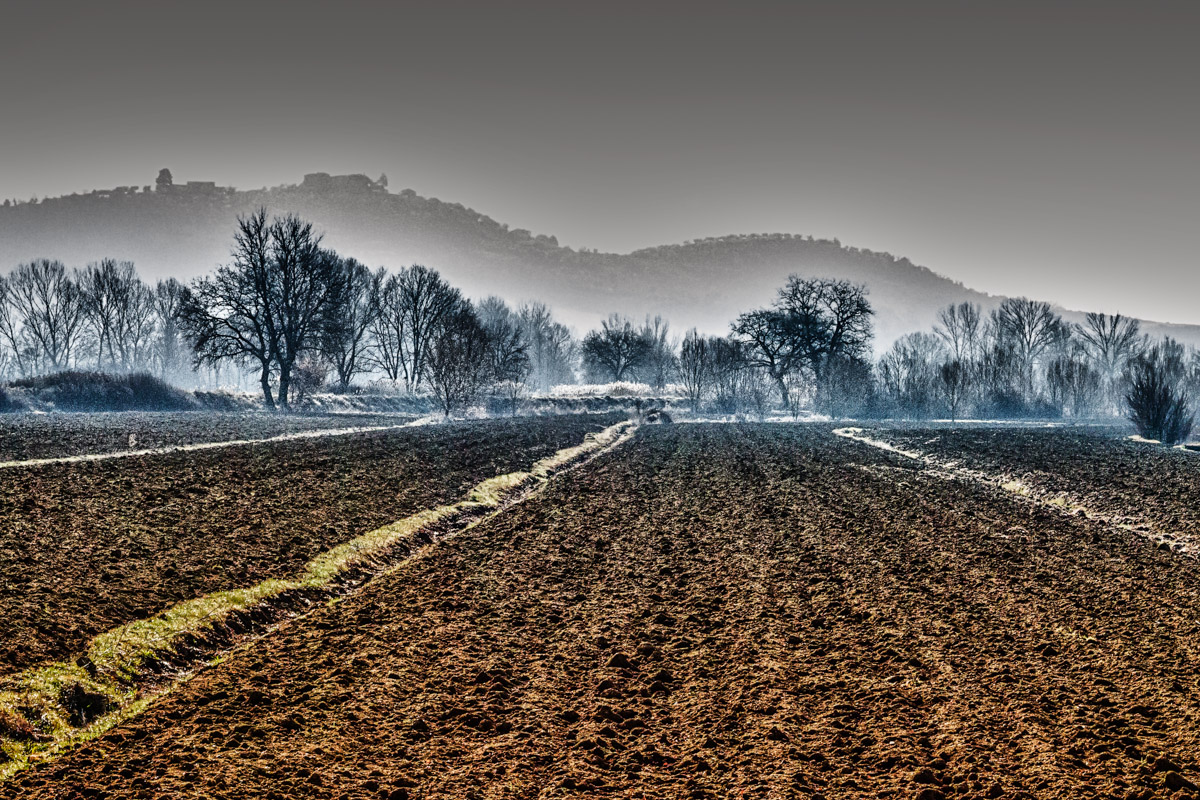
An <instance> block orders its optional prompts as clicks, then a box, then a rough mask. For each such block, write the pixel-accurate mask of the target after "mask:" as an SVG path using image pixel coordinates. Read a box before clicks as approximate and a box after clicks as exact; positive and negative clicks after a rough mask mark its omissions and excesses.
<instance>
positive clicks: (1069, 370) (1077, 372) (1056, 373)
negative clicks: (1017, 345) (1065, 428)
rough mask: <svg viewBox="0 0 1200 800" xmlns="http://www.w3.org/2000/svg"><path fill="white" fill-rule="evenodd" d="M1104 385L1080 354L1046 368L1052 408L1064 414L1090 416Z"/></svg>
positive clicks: (1064, 356) (1055, 360) (1064, 357)
mask: <svg viewBox="0 0 1200 800" xmlns="http://www.w3.org/2000/svg"><path fill="white" fill-rule="evenodd" d="M1101 383H1102V382H1101V378H1100V373H1099V372H1097V371H1096V369H1095V368H1094V367H1092V365H1091V364H1090V363H1088V360H1087V358H1086V356H1085V354H1083V353H1080V352H1076V353H1066V354H1062V355H1059V356H1056V357H1055V358H1053V359H1051V360H1050V363H1049V364H1047V365H1046V389H1047V391H1048V393H1049V400H1050V404H1051V405H1052V406H1053V407H1054V408H1056V409H1058V410H1059V412H1060V413H1062V414H1066V415H1070V416H1075V417H1081V416H1084V415H1086V414H1088V413H1089V412H1090V411H1091V410H1092V408H1093V407H1094V406H1095V404H1096V398H1097V397H1099V395H1100V390H1101Z"/></svg>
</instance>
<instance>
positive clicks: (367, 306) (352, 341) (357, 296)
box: [321, 258, 386, 392]
mask: <svg viewBox="0 0 1200 800" xmlns="http://www.w3.org/2000/svg"><path fill="white" fill-rule="evenodd" d="M336 269H337V271H338V272H339V273H340V275H339V277H338V279H337V280H336V281H334V289H335V291H334V294H333V296H332V297H331V300H330V302H329V305H328V310H327V311H326V314H325V322H324V329H323V331H322V337H321V352H322V354H323V355H324V356H325V359H326V361H328V363H329V364H330V366H332V367H333V371H334V373H335V374H336V375H337V390H338V391H339V392H345V391H347V390H349V388H350V383H351V382H352V381H353V380H354V377H355V376H356V375H358V374H360V373H362V372H364V371H365V370H366V369H367V360H368V359H367V354H368V351H369V350H370V349H371V347H372V341H371V336H370V334H371V331H372V330H373V329H374V328H375V326H376V322H377V320H378V318H379V315H380V314H381V313H382V302H381V297H382V293H383V283H384V280H385V279H386V272H385V270H384V269H383V268H380V269H379V270H377V271H375V272H372V271H371V270H370V269H368V268H367V266H366V265H365V264H362V263H360V262H359V261H357V260H355V259H353V258H346V259H341V260H340V261H339V263H338V265H337V267H336Z"/></svg>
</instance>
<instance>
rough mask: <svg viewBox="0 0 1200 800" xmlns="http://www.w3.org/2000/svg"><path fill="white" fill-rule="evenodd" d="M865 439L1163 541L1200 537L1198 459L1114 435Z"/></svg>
mask: <svg viewBox="0 0 1200 800" xmlns="http://www.w3.org/2000/svg"><path fill="white" fill-rule="evenodd" d="M867 435H868V436H871V437H873V438H877V439H882V440H885V441H888V442H890V443H892V444H895V445H897V446H898V447H901V448H903V449H906V450H907V449H914V450H918V451H920V452H922V453H925V454H928V455H931V456H933V457H935V458H937V459H939V460H941V461H954V462H957V463H959V464H960V465H961V466H963V467H967V468H970V469H974V470H980V471H983V472H985V473H989V474H993V475H997V476H999V475H1004V476H1007V477H1009V478H1014V479H1017V480H1020V481H1021V482H1022V483H1024V484H1025V485H1027V486H1029V487H1031V488H1033V489H1037V490H1039V491H1041V492H1046V493H1049V494H1055V493H1059V492H1064V493H1067V494H1068V495H1070V496H1071V497H1072V498H1073V499H1074V500H1076V501H1078V502H1079V503H1080V504H1082V505H1084V506H1086V507H1087V508H1088V509H1091V510H1094V511H1097V512H1100V513H1103V514H1106V515H1110V516H1113V517H1118V518H1124V519H1125V520H1126V521H1128V522H1130V523H1132V524H1137V523H1138V522H1140V521H1144V522H1147V523H1149V524H1150V525H1151V526H1153V528H1154V529H1155V530H1157V531H1159V532H1161V533H1163V534H1167V535H1169V536H1178V537H1180V538H1182V539H1189V538H1190V539H1192V540H1193V541H1196V540H1197V536H1198V534H1200V453H1195V452H1188V451H1184V452H1181V451H1179V450H1175V449H1172V448H1169V447H1162V446H1160V445H1154V444H1147V443H1145V442H1134V441H1130V440H1129V439H1127V438H1126V436H1125V435H1123V434H1118V433H1115V432H1114V431H1112V430H1108V429H1100V430H1092V429H1088V428H1075V429H1071V428H1031V429H1024V430H1022V429H1017V430H1006V431H1001V430H994V429H984V430H962V429H951V430H920V429H917V430H907V429H889V428H878V429H870V430H868V431H867Z"/></svg>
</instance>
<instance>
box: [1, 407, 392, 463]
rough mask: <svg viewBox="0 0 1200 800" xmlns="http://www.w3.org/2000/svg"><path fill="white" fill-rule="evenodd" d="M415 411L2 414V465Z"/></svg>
mask: <svg viewBox="0 0 1200 800" xmlns="http://www.w3.org/2000/svg"><path fill="white" fill-rule="evenodd" d="M412 419H413V417H412V416H411V415H395V416H392V415H378V414H271V413H267V412H242V413H234V412H222V411H162V412H156V411H119V412H110V413H94V414H88V413H82V412H65V413H52V414H0V464H3V463H7V462H10V461H29V460H34V459H43V458H64V457H69V456H78V455H81V454H84V453H92V454H96V453H116V452H120V451H124V450H137V449H153V448H161V447H180V446H185V445H192V444H197V443H200V442H228V441H232V440H235V439H268V438H271V437H273V436H283V435H287V434H296V433H304V432H312V431H318V430H330V429H334V428H366V427H380V426H384V425H402V424H404V423H405V422H408V421H411V420H412Z"/></svg>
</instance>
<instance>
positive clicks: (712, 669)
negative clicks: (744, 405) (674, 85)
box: [0, 424, 1200, 800]
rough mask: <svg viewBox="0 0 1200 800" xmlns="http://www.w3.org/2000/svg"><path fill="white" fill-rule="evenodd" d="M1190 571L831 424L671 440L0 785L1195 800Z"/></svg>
mask: <svg viewBox="0 0 1200 800" xmlns="http://www.w3.org/2000/svg"><path fill="white" fill-rule="evenodd" d="M494 435H497V436H498V435H499V434H494ZM1011 435H1012V434H1011V433H1009V432H1001V433H998V434H996V436H995V438H994V439H993V440H992V441H991V442H990V444H986V445H985V444H978V445H973V446H979V447H984V446H990V447H994V448H1004V447H1009V449H1013V450H1014V451H1015V448H1013V447H1011V446H1010V443H1009V442H1008V441H1007V440H1006V439H1005V437H1007V436H1011ZM1025 435H1026V434H1025V433H1021V434H1020V436H1025ZM1028 435H1029V436H1032V437H1034V438H1036V437H1037V436H1040V435H1041V434H1028ZM480 436H481V437H482V436H483V433H482V432H481V433H480ZM1046 442H1048V443H1046ZM1042 444H1043V445H1044V446H1045V447H1048V448H1050V449H1051V451H1053V449H1054V448H1057V447H1061V446H1065V445H1062V444H1060V443H1059V440H1056V439H1049V440H1046V441H1045V442H1042ZM330 445H331V442H325V443H324V444H323V445H322V446H323V447H325V446H330ZM476 445H477V446H481V445H482V442H477V443H476ZM1124 448H1125V444H1124V443H1105V442H1104V441H1101V440H1097V441H1096V442H1095V448H1094V449H1096V450H1097V451H1098V453H1099V455H1097V456H1096V457H1097V458H1098V459H1100V460H1104V459H1106V458H1107V459H1118V460H1119V459H1125V458H1127V457H1128V455H1129V453H1128V452H1127V451H1126V450H1125V449H1124ZM1006 457H1012V458H1016V457H1017V456H1006ZM1171 457H1174V456H1173V455H1172V456H1171ZM1180 457H1181V458H1184V457H1187V456H1183V455H1181V456H1180ZM1195 463H1196V462H1180V464H1178V465H1176V468H1177V469H1178V470H1179V473H1180V476H1182V477H1181V478H1180V479H1181V480H1184V479H1186V476H1188V475H1189V474H1190V476H1191V479H1192V480H1195V478H1196V477H1197V476H1198V475H1200V473H1198V472H1197V469H1200V468H1198V467H1196V466H1194V464H1195ZM1114 469H1115V468H1114ZM1156 474H1157V473H1156V471H1155V470H1154V469H1152V468H1146V469H1144V470H1141V471H1134V475H1135V476H1138V477H1137V478H1136V480H1134V479H1131V482H1130V483H1129V484H1128V485H1127V486H1125V487H1124V488H1122V489H1121V491H1122V492H1123V493H1124V496H1125V497H1126V498H1128V500H1127V502H1131V503H1132V502H1136V501H1137V499H1138V498H1139V497H1141V498H1150V497H1153V496H1155V495H1154V493H1155V492H1156V491H1159V488H1158V487H1157V486H1155V485H1154V484H1155V483H1156ZM1193 485H1194V484H1193ZM297 497H298V496H295V497H293V499H292V502H293V503H294V502H295V501H296V499H297ZM1181 502H1186V500H1184V501H1181ZM1198 578H1200V567H1198V566H1197V564H1196V562H1195V560H1194V559H1192V558H1191V557H1187V556H1184V555H1181V554H1180V553H1176V552H1172V551H1170V550H1163V549H1159V548H1157V547H1155V546H1154V543H1153V542H1151V541H1148V540H1147V539H1146V538H1145V537H1143V536H1140V535H1138V533H1137V532H1135V531H1131V530H1128V529H1126V528H1123V527H1120V526H1114V525H1110V524H1107V523H1105V522H1103V521H1101V520H1098V519H1094V518H1089V517H1086V516H1071V515H1066V514H1063V513H1061V511H1060V510H1059V509H1057V508H1053V507H1048V506H1043V505H1039V504H1037V503H1034V502H1030V501H1029V500H1028V499H1026V498H1021V497H1015V496H1012V495H1011V494H1008V493H1005V492H1003V491H999V490H997V489H996V488H995V487H992V486H988V485H985V484H982V483H979V482H971V481H959V480H953V479H948V478H946V477H945V476H944V475H941V474H937V473H935V472H933V471H931V470H928V469H925V468H923V467H921V466H920V465H914V464H913V463H912V462H911V460H907V459H904V458H903V457H901V456H897V455H894V454H890V453H887V452H884V451H881V450H878V449H874V448H872V447H869V446H867V445H863V444H860V443H857V442H852V441H849V440H846V439H841V438H838V437H836V436H834V435H833V434H832V432H831V431H830V430H829V429H828V427H825V426H815V425H813V426H806V425H753V424H739V425H733V424H731V425H698V424H688V425H673V426H650V427H645V428H642V429H641V430H640V431H639V432H638V434H637V435H636V437H635V438H634V439H633V440H632V441H630V442H628V443H626V444H624V445H621V446H619V447H618V448H616V449H614V450H613V451H611V452H609V453H607V454H605V455H602V456H601V457H599V458H598V459H596V460H594V461H592V462H591V463H589V464H587V465H585V466H583V467H581V468H579V469H574V470H570V471H568V472H566V473H563V474H561V475H559V476H558V477H556V478H555V479H554V480H553V481H551V482H550V484H549V485H548V486H547V487H546V488H545V489H543V490H542V491H540V492H537V493H535V494H534V495H533V496H532V497H530V498H528V499H527V500H525V501H524V502H523V503H520V504H517V505H514V506H512V507H510V508H508V509H506V510H504V511H502V512H501V513H499V514H497V515H495V516H493V517H491V518H489V519H487V520H486V521H484V522H482V523H480V524H478V525H476V526H474V527H471V528H468V529H466V530H464V531H463V532H461V533H459V534H457V535H455V536H453V537H450V538H448V539H446V540H444V541H442V542H440V543H439V544H437V545H434V546H433V547H431V548H429V549H428V550H426V551H425V552H423V553H422V554H421V555H420V556H419V557H415V558H410V559H408V560H406V561H403V562H401V563H400V564H399V565H397V566H396V567H395V568H393V569H391V570H389V571H387V572H385V573H383V574H381V575H379V576H378V577H376V578H375V579H373V580H371V581H370V582H368V583H366V584H365V586H364V587H363V588H362V589H361V590H359V591H357V592H354V593H351V594H348V595H346V596H344V597H342V598H340V599H338V600H337V601H335V602H331V603H328V604H323V605H321V606H320V607H318V608H317V609H316V610H314V611H312V612H310V613H308V614H305V615H303V616H300V617H298V618H296V619H293V620H291V621H290V622H287V623H285V624H283V625H281V626H280V627H278V628H277V629H275V630H274V631H272V632H271V633H270V634H269V635H266V636H264V637H262V638H259V639H256V640H253V641H250V642H246V643H243V644H242V645H241V646H239V647H238V648H237V649H236V650H234V651H233V652H231V653H229V654H228V655H227V656H226V657H225V658H224V659H223V660H222V661H221V662H220V663H219V664H216V665H213V666H210V667H206V668H203V669H201V670H199V672H198V673H197V674H196V675H195V676H194V677H192V678H191V679H190V680H187V681H186V682H184V683H182V684H181V685H179V686H178V687H177V688H176V689H174V690H173V691H171V692H169V693H168V694H166V695H164V696H162V697H161V698H159V699H158V700H157V701H156V702H154V703H153V704H151V705H150V707H149V708H148V709H147V710H146V711H145V712H143V713H142V714H140V715H138V716H135V717H132V718H130V719H129V720H127V721H125V722H123V723H122V724H120V725H118V726H117V727H115V728H113V729H112V730H110V731H108V732H107V733H104V734H103V735H101V736H99V737H98V738H96V739H95V740H93V741H91V742H89V743H87V744H85V745H83V746H80V747H79V748H77V749H75V750H73V751H71V752H69V753H66V754H64V755H63V756H62V757H60V758H59V759H57V760H55V761H51V762H49V763H45V764H42V765H39V766H35V767H33V768H31V769H28V770H26V771H24V772H21V773H18V774H17V775H15V776H14V777H13V778H12V779H10V780H9V781H8V782H5V783H3V784H0V798H27V797H39V798H64V799H65V798H84V797H87V798H112V799H116V798H159V797H194V798H243V797H256V798H268V799H270V800H275V799H279V798H297V797H304V798H339V799H345V800H402V799H404V798H412V799H414V800H416V799H420V800H426V799H431V798H469V799H475V798H479V799H485V800H492V799H497V800H498V799H499V798H565V797H614V798H697V799H699V798H764V799H765V798H865V797H878V798H893V797H894V798H907V799H909V800H939V799H941V798H1060V797H1061V798H1129V799H1131V800H1132V799H1137V800H1150V799H1151V798H1192V797H1196V796H1198V790H1197V787H1196V785H1197V784H1198V783H1200V680H1198V679H1197V675H1196V669H1195V664H1196V653H1197V646H1198V644H1200V604H1198V603H1197V586H1198V585H1200V582H1198V580H1197V579H1198Z"/></svg>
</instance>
